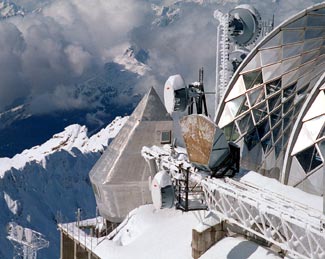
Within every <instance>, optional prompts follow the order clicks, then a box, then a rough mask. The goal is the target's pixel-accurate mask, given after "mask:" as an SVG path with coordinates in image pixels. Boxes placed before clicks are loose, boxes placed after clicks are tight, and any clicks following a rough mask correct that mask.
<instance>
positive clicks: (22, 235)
mask: <svg viewBox="0 0 325 259" xmlns="http://www.w3.org/2000/svg"><path fill="white" fill-rule="evenodd" d="M7 238H8V239H9V240H10V242H11V243H12V245H13V246H14V259H15V258H23V259H36V258H37V251H38V250H40V249H43V248H46V247H48V246H49V241H47V240H45V238H44V236H43V235H42V234H41V233H39V232H36V231H34V230H32V229H29V228H23V227H22V226H20V225H18V224H17V223H15V222H11V223H9V224H8V236H7Z"/></svg>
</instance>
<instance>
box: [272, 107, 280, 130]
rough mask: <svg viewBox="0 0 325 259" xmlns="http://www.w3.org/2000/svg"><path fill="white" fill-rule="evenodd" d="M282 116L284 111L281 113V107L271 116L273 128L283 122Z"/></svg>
mask: <svg viewBox="0 0 325 259" xmlns="http://www.w3.org/2000/svg"><path fill="white" fill-rule="evenodd" d="M281 115H282V111H281V107H279V108H278V109H277V110H275V111H274V112H273V113H272V114H271V115H270V121H271V126H272V127H274V126H275V124H277V122H278V121H279V120H281V117H282V116H281Z"/></svg>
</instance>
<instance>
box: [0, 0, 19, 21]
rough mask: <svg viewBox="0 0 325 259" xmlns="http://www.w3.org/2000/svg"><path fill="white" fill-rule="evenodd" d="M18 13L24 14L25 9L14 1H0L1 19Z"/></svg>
mask: <svg viewBox="0 0 325 259" xmlns="http://www.w3.org/2000/svg"><path fill="white" fill-rule="evenodd" d="M17 15H21V16H24V15H25V11H24V9H23V8H21V7H20V6H18V5H16V4H14V3H12V2H8V1H0V20H1V19H6V18H9V17H13V16H17Z"/></svg>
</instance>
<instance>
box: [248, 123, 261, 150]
mask: <svg viewBox="0 0 325 259" xmlns="http://www.w3.org/2000/svg"><path fill="white" fill-rule="evenodd" d="M244 142H245V144H246V146H247V149H248V150H252V149H253V148H254V147H255V146H256V145H257V144H258V143H259V142H260V139H259V137H258V134H257V130H256V129H255V128H254V129H253V130H251V131H250V132H248V133H247V134H246V135H245V137H244Z"/></svg>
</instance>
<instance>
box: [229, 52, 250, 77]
mask: <svg viewBox="0 0 325 259" xmlns="http://www.w3.org/2000/svg"><path fill="white" fill-rule="evenodd" d="M248 53H249V50H248V49H246V48H243V47H241V48H238V49H235V50H234V51H233V52H231V53H230V54H229V61H230V63H231V70H232V72H233V73H235V71H236V70H237V68H238V67H239V65H240V64H241V63H242V62H243V60H244V59H245V58H246V57H247V55H248Z"/></svg>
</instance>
